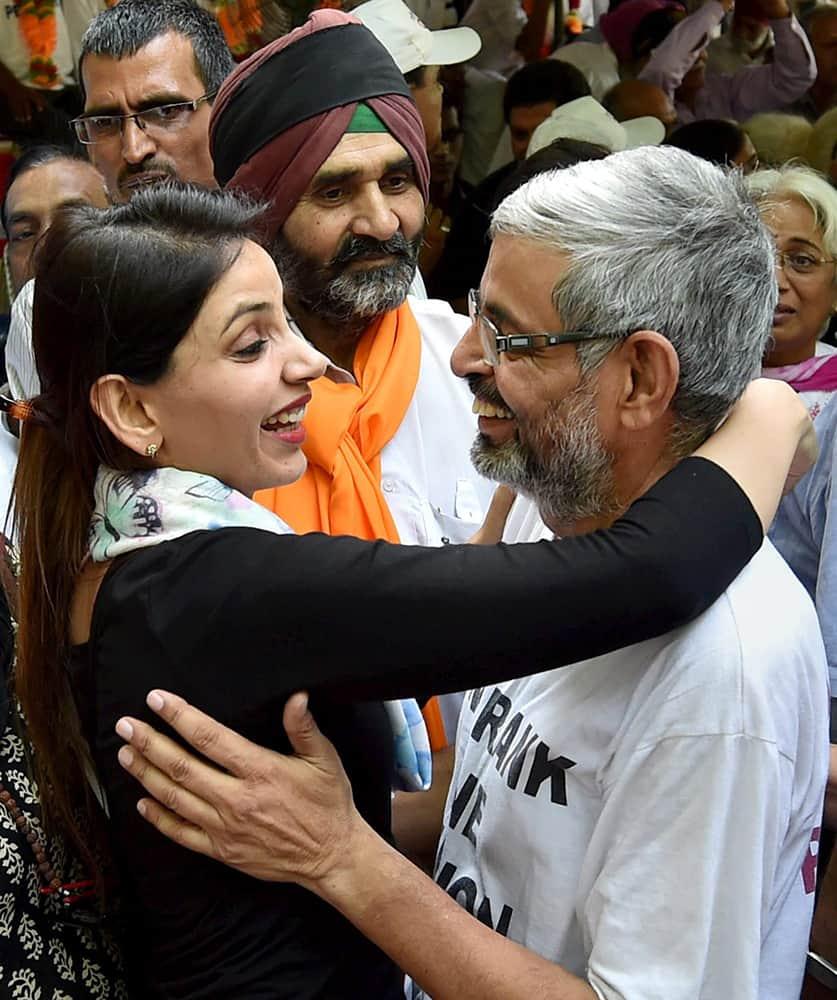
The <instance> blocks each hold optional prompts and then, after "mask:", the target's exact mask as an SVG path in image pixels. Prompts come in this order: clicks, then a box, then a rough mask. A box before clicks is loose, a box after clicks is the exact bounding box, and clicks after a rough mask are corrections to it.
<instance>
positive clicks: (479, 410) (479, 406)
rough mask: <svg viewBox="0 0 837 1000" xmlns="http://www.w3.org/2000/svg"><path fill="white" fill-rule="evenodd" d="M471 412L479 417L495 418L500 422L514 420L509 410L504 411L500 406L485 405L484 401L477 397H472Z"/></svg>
mask: <svg viewBox="0 0 837 1000" xmlns="http://www.w3.org/2000/svg"><path fill="white" fill-rule="evenodd" d="M471 412H472V413H476V414H477V415H478V416H480V417H497V418H499V419H500V420H513V419H514V414H513V413H512V412H511V411H510V410H506V409H504V408H503V407H502V406H492V405H491V403H486V402H485V400H483V399H480V398H479V397H477V396H475V397H474V405H473V406H472V407H471Z"/></svg>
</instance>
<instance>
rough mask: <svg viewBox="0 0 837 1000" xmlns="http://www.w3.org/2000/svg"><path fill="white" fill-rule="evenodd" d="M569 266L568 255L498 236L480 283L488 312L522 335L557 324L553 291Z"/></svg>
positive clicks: (542, 245) (492, 245)
mask: <svg viewBox="0 0 837 1000" xmlns="http://www.w3.org/2000/svg"><path fill="white" fill-rule="evenodd" d="M567 265H568V258H567V255H566V254H564V253H562V252H561V251H559V250H556V249H554V248H553V247H549V246H545V245H544V244H543V243H537V242H535V241H534V240H530V239H526V238H524V237H522V236H511V235H507V234H503V233H501V234H498V235H497V236H495V237H494V239H493V241H492V243H491V249H490V251H489V254H488V263H487V264H486V267H485V271H484V272H483V276H482V281H481V283H480V299H481V302H482V304H483V306H484V308H485V309H486V311H488V312H490V313H492V314H493V315H494V317H495V318H496V319H498V320H503V321H505V322H507V323H510V324H514V326H515V327H516V328H518V329H519V330H521V331H525V330H526V329H535V328H536V327H539V326H543V328H544V329H547V327H546V326H544V324H545V323H547V322H548V323H551V324H552V325H554V322H555V309H554V305H553V300H552V291H553V289H554V287H555V285H556V283H557V282H558V281H560V279H561V276H562V275H563V274H564V272H565V271H566V268H567Z"/></svg>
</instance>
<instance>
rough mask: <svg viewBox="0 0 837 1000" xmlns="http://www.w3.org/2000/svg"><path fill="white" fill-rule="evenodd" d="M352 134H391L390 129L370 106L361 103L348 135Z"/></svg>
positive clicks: (349, 127)
mask: <svg viewBox="0 0 837 1000" xmlns="http://www.w3.org/2000/svg"><path fill="white" fill-rule="evenodd" d="M351 132H389V129H388V128H387V127H386V125H384V123H383V122H382V121H381V119H380V118H379V117H378V116H377V115H376V114H375V112H374V111H373V110H372V108H370V107H369V105H368V104H363V103H360V104H358V106H357V107H356V108H355V113H354V114H353V115H352V120H351V121H350V122H349V126H348V128H347V129H346V135H348V134H349V133H351Z"/></svg>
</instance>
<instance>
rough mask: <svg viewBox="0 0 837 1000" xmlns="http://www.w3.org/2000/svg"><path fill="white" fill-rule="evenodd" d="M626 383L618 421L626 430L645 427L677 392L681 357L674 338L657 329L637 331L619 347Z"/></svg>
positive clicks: (665, 407)
mask: <svg viewBox="0 0 837 1000" xmlns="http://www.w3.org/2000/svg"><path fill="white" fill-rule="evenodd" d="M620 355H621V360H622V362H623V382H622V391H621V397H620V401H619V402H620V408H619V420H620V423H621V424H622V426H623V427H624V428H625V429H626V430H630V431H637V430H645V429H646V428H648V427H651V426H652V425H654V424H655V423H657V421H658V420H660V419H661V418H662V417H663V416H664V415H665V413H666V412H667V410H668V408H669V405H670V404H671V400H672V398H673V397H674V394H675V392H676V391H677V382H678V380H679V378H680V360H679V358H678V357H677V351H676V350H675V349H674V346H673V345H672V343H671V341H670V340H668V339H667V338H666V337H664V336H663V335H662V334H661V333H657V332H656V331H654V330H638V331H637V332H636V333H633V334H631V336H630V337H628V338H627V340H626V341H625V342H624V343H623V344H622V347H621V348H620Z"/></svg>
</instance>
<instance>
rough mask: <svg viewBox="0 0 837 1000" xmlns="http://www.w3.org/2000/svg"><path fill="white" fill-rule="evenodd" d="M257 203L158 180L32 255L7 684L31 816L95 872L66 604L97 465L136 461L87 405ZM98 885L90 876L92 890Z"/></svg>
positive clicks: (162, 356) (186, 313) (224, 248)
mask: <svg viewBox="0 0 837 1000" xmlns="http://www.w3.org/2000/svg"><path fill="white" fill-rule="evenodd" d="M261 215H262V210H261V209H260V208H258V207H256V206H254V205H253V204H252V203H250V202H246V201H243V200H241V199H238V198H236V197H234V196H233V195H230V194H222V193H220V192H213V191H207V190H205V189H201V188H196V187H186V186H174V185H171V186H169V185H164V186H158V187H154V188H151V189H149V190H145V191H140V192H138V193H137V194H136V195H134V197H133V198H132V199H131V201H130V202H129V203H127V204H125V205H119V206H117V207H115V208H111V209H108V210H106V211H104V212H103V211H100V210H97V209H94V208H90V207H88V206H71V207H66V208H64V209H62V210H60V211H59V212H58V213H56V216H55V220H54V221H53V223H52V226H51V227H50V229H49V231H48V232H47V234H46V235H45V237H44V240H43V243H42V244H41V246H40V248H39V250H38V255H37V260H36V281H35V298H34V303H33V308H32V340H33V347H34V353H35V362H36V365H37V369H38V374H39V376H40V380H41V386H42V394H41V395H40V396H38V397H36V399H35V400H33V401H32V406H33V416H32V418H31V419H29V420H27V421H26V422H25V423H24V426H23V430H22V434H21V442H20V454H19V458H18V465H17V474H16V476H15V487H14V506H15V524H16V531H17V537H18V540H19V545H20V556H21V576H20V622H21V626H20V630H19V634H18V642H19V646H18V666H17V671H16V683H17V691H18V695H19V697H20V700H21V703H22V706H23V710H24V714H25V716H26V717H27V719H28V723H29V727H30V733H31V737H32V741H33V743H34V746H35V750H36V767H37V774H38V781H39V786H40V790H41V795H42V799H43V807H44V816H45V819H46V822H47V823H48V824H49V825H50V827H51V828H53V829H56V830H58V831H59V832H60V833H62V834H64V836H65V837H67V838H68V840H69V841H70V843H71V844H72V846H73V847H74V848H75V849H76V850H77V851H78V852H79V855H80V856H81V858H82V859H84V860H85V861H86V862H87V864H88V865H89V866H90V868H91V870H92V871H95V870H96V869H95V863H94V861H93V856H92V853H91V845H90V843H89V841H88V839H87V838H86V837H85V836H84V835H83V834H82V832H81V831H82V825H81V824H80V823H79V818H78V811H81V812H82V813H83V817H82V820H83V821H84V820H87V821H89V820H90V819H91V818H93V819H94V821H95V814H96V807H95V804H94V802H93V800H92V796H91V792H90V788H89V785H88V782H87V780H86V777H85V764H86V762H87V760H88V757H89V755H88V751H87V746H86V743H85V740H84V737H83V734H82V730H81V725H80V722H79V717H78V713H77V711H76V707H75V702H74V700H73V694H72V691H71V689H70V684H69V681H68V677H67V670H66V663H67V659H68V657H69V655H70V634H69V630H70V610H71V606H72V600H73V594H74V591H75V587H76V583H77V579H78V575H79V573H80V571H81V568H82V565H83V563H84V560H85V557H86V555H87V533H88V526H89V523H90V518H91V515H92V512H93V486H94V481H95V477H96V472H97V469H98V467H99V465H100V464H102V463H104V464H107V465H110V466H112V467H114V468H116V469H119V470H125V471H127V470H130V469H136V468H138V467H141V466H143V464H144V463H145V460H144V459H143V458H141V457H140V456H139V455H137V454H135V453H134V452H132V451H130V450H129V449H128V448H126V447H125V446H123V445H122V444H121V443H120V442H119V441H117V440H116V438H115V437H114V436H113V435H112V434H111V433H110V431H109V430H108V429H107V427H106V426H105V425H104V424H103V423H102V422H101V421H100V420H99V418H98V417H97V416H96V414H95V413H94V412H93V410H92V408H91V405H90V390H91V388H92V387H93V385H94V384H95V383H96V381H97V380H98V379H99V378H100V377H101V376H102V375H105V374H108V373H115V374H120V375H124V376H125V377H126V378H127V379H130V380H131V381H134V382H138V383H141V384H148V383H153V382H155V381H156V380H157V379H159V378H160V377H161V376H162V375H163V374H164V373H165V372H166V370H167V369H168V367H169V364H170V361H171V356H172V352H173V351H174V349H175V348H176V347H177V345H178V344H179V343H180V341H181V340H182V339H183V337H184V336H185V334H186V333H187V331H188V330H189V328H190V327H191V326H192V324H193V322H194V320H195V318H196V317H197V315H198V313H199V312H200V309H201V306H202V305H203V303H204V302H205V300H206V298H207V296H208V295H209V293H210V292H211V291H212V289H213V288H214V287H215V285H216V284H217V283H218V281H219V280H220V279H221V277H222V276H223V275H224V274H225V273H226V271H227V270H228V269H229V267H230V266H231V265H232V263H233V262H234V260H235V259H236V257H237V255H238V253H239V252H240V249H241V245H242V242H243V240H245V239H246V238H248V237H250V236H252V235H253V234H254V228H255V227H256V225H257V224H258V223H259V221H260V218H261ZM101 889H102V885H101V882H100V890H101Z"/></svg>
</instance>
